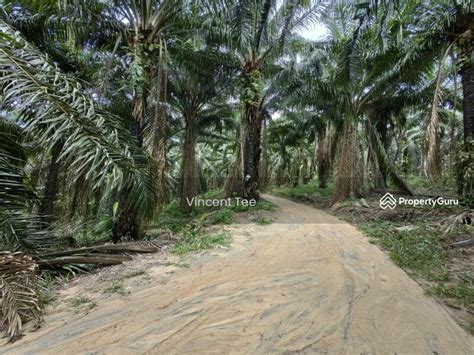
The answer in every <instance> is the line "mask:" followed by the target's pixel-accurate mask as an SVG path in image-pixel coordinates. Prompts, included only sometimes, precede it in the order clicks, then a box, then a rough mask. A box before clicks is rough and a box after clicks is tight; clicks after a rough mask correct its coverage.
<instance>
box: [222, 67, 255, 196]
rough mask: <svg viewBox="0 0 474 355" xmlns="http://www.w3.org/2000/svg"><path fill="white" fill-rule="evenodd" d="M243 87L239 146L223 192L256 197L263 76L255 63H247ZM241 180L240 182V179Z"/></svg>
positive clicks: (244, 69)
mask: <svg viewBox="0 0 474 355" xmlns="http://www.w3.org/2000/svg"><path fill="white" fill-rule="evenodd" d="M243 73H244V75H243V76H244V79H245V82H246V84H245V88H244V91H243V94H242V95H241V101H242V102H243V111H242V121H241V125H240V147H239V148H238V149H237V160H236V163H235V166H234V171H233V172H231V174H232V175H230V178H229V179H228V183H227V184H226V194H227V195H228V196H231V195H233V194H235V195H237V196H239V197H242V198H245V199H258V198H259V185H258V184H259V173H258V170H259V164H260V155H261V146H260V142H261V135H262V112H261V110H260V104H261V101H262V92H261V91H262V90H263V85H262V81H261V80H262V79H261V71H260V69H259V68H258V65H257V64H255V63H251V62H249V63H247V64H246V66H245V67H244V68H243ZM239 180H240V181H239Z"/></svg>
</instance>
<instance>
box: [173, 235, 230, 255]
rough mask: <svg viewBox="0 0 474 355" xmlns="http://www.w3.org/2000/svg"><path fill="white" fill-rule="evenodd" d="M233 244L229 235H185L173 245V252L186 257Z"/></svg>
mask: <svg viewBox="0 0 474 355" xmlns="http://www.w3.org/2000/svg"><path fill="white" fill-rule="evenodd" d="M230 242H231V236H230V234H229V233H225V232H221V233H211V234H202V235H200V234H198V233H190V232H188V233H185V234H184V235H182V236H181V238H180V240H179V241H178V243H176V244H175V245H173V247H172V248H171V251H172V252H173V253H175V254H178V255H184V254H187V253H190V252H199V251H203V250H208V249H212V248H214V247H216V246H224V247H225V246H228V245H229V244H230Z"/></svg>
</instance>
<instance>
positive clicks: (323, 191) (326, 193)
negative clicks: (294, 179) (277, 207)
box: [271, 180, 333, 207]
mask: <svg viewBox="0 0 474 355" xmlns="http://www.w3.org/2000/svg"><path fill="white" fill-rule="evenodd" d="M332 190H333V184H330V185H329V186H328V187H326V188H320V187H319V186H318V183H317V181H315V180H313V181H310V182H309V183H307V184H305V185H297V186H292V185H291V186H276V187H273V188H272V190H271V192H272V193H273V194H275V195H278V196H282V197H286V198H289V199H292V200H295V201H300V202H309V203H311V204H315V205H318V206H319V207H325V206H328V205H329V203H330V201H331V193H332Z"/></svg>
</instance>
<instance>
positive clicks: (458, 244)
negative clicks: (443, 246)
mask: <svg viewBox="0 0 474 355" xmlns="http://www.w3.org/2000/svg"><path fill="white" fill-rule="evenodd" d="M469 245H474V238H470V239H466V240H461V241H459V242H455V243H451V244H449V245H448V247H449V248H459V247H467V246H469Z"/></svg>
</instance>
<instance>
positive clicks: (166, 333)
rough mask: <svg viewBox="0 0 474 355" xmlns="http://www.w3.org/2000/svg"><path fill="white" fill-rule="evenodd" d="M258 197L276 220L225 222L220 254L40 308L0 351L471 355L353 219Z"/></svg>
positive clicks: (467, 341)
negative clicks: (87, 301)
mask: <svg viewBox="0 0 474 355" xmlns="http://www.w3.org/2000/svg"><path fill="white" fill-rule="evenodd" d="M268 198H269V199H271V200H272V201H273V202H274V203H276V204H277V205H278V206H279V212H278V214H279V216H280V217H279V218H280V221H284V222H285V223H278V220H277V221H276V223H274V224H272V225H267V226H255V225H240V226H235V227H232V230H233V233H234V243H233V245H232V247H231V248H230V250H229V251H215V252H211V253H207V254H205V255H202V256H200V257H198V258H197V259H196V260H195V261H193V262H192V263H191V265H190V267H189V268H180V269H179V270H177V271H176V272H175V273H174V274H172V275H171V276H169V277H168V278H167V279H165V280H164V281H162V282H161V281H157V282H152V283H150V284H149V285H148V286H146V287H143V288H142V289H138V290H132V291H131V293H130V295H128V296H125V297H117V298H111V299H103V300H100V299H99V300H98V301H97V302H98V306H97V307H96V308H95V309H94V310H92V311H91V312H89V313H88V314H86V315H82V314H72V313H71V312H70V311H69V313H68V312H67V311H65V310H62V311H55V312H54V311H50V314H49V315H48V316H47V317H46V322H45V325H44V326H43V327H42V328H41V329H40V330H39V331H37V332H35V333H29V334H27V336H26V337H25V338H24V339H22V340H20V341H18V342H17V343H15V344H13V345H11V346H9V347H7V348H3V349H2V348H0V352H2V351H6V352H7V353H11V354H13V353H15V354H17V353H32V354H33V353H34V354H37V353H48V354H54V353H57V354H69V353H70V354H73V353H88V354H96V353H97V354H102V353H107V354H111V353H112V354H115V353H117V354H122V353H123V354H126V353H128V354H129V353H161V354H170V353H176V354H182V353H203V354H204V353H205V354H228V353H258V354H268V353H274V352H276V353H292V352H295V353H308V354H315V353H316V354H318V353H323V354H327V353H328V354H361V353H364V354H375V353H376V354H395V353H396V354H472V353H473V349H474V347H473V340H472V337H471V336H470V335H468V334H467V333H466V332H465V331H464V330H463V329H461V328H460V327H459V326H458V325H457V324H456V323H455V322H454V321H453V320H452V319H451V318H450V316H449V315H448V314H447V312H446V311H445V310H444V309H443V308H442V306H440V305H439V304H438V303H436V302H435V301H434V300H433V299H430V298H429V297H427V296H425V295H424V294H423V291H422V290H421V288H420V287H419V286H418V284H416V282H414V281H413V280H412V279H411V278H410V277H409V276H407V275H406V274H405V273H404V272H403V271H402V270H401V269H399V268H398V267H396V266H395V265H394V264H393V263H392V262H391V261H390V260H389V258H388V256H386V255H385V254H384V253H383V252H381V251H380V250H379V249H378V248H377V247H376V246H374V245H371V244H369V243H368V241H367V239H366V238H365V237H363V236H362V235H361V234H360V233H359V232H358V231H357V230H356V229H355V228H353V227H352V226H350V225H348V224H345V223H341V222H340V221H338V220H336V219H335V218H334V217H332V216H329V215H327V214H326V213H324V212H322V211H318V210H316V209H313V208H311V207H308V206H304V205H301V204H297V203H294V202H289V201H287V200H284V199H280V198H275V197H268ZM308 221H311V223H309V224H308V223H307V222H308ZM160 267H162V266H156V268H157V270H158V268H160ZM155 271H156V270H155ZM155 271H154V269H153V267H150V268H149V269H148V270H147V273H149V274H151V275H159V272H158V271H156V272H155Z"/></svg>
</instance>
